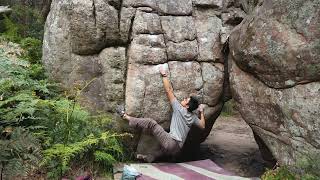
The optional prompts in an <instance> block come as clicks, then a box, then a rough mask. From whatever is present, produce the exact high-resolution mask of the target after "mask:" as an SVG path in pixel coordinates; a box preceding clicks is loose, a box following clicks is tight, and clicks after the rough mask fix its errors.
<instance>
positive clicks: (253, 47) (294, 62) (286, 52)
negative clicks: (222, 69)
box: [229, 0, 320, 164]
mask: <svg viewBox="0 0 320 180" xmlns="http://www.w3.org/2000/svg"><path fill="white" fill-rule="evenodd" d="M319 13H320V2H319V1H318V0H308V1H305V0H292V1H281V0H269V1H264V3H263V4H262V5H261V6H259V7H258V8H256V9H255V11H254V12H253V13H252V14H251V15H250V16H248V17H246V18H245V20H244V21H243V22H242V23H241V25H240V26H239V27H238V28H237V29H235V30H234V31H233V33H232V35H231V38H230V59H229V60H230V62H229V66H231V67H230V70H229V73H230V84H231V90H232V94H233V97H234V99H235V100H236V102H237V106H238V108H239V110H240V113H241V115H242V117H243V118H244V119H245V121H246V122H247V123H248V124H249V125H250V126H251V128H252V129H253V131H254V133H255V135H256V136H258V138H259V139H261V140H262V141H263V142H264V143H265V145H266V146H267V147H268V149H269V150H270V151H271V153H272V155H273V156H274V157H275V158H276V159H277V160H278V161H279V162H280V163H282V164H293V163H295V162H296V161H297V160H299V158H301V156H302V155H305V154H309V153H314V152H319V151H320V120H319V117H320V103H319V100H320V83H319V80H320V68H319V67H320V51H319V47H320V16H319Z"/></svg>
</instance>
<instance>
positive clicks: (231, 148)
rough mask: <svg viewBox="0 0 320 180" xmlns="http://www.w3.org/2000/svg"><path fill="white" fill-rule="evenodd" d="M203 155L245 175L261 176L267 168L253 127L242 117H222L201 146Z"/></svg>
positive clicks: (200, 156) (238, 173) (204, 157)
mask: <svg viewBox="0 0 320 180" xmlns="http://www.w3.org/2000/svg"><path fill="white" fill-rule="evenodd" d="M199 158H200V159H211V160H212V161H214V162H215V163H217V164H218V165H220V166H221V167H222V168H224V169H226V170H228V171H231V172H233V173H235V174H236V175H240V176H245V177H260V176H261V175H262V174H263V173H264V171H265V168H266V164H265V162H264V160H263V159H262V157H261V154H260V151H259V149H258V145H257V144H256V142H255V140H254V138H253V134H252V131H251V129H250V127H249V126H248V125H247V124H246V123H245V121H244V120H243V119H242V118H241V117H219V118H218V119H217V120H216V122H215V124H214V126H213V128H212V131H211V133H210V135H209V136H208V138H207V139H206V141H205V142H203V143H202V144H201V146H200V155H199Z"/></svg>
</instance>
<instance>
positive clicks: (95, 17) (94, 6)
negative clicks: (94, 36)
mask: <svg viewBox="0 0 320 180" xmlns="http://www.w3.org/2000/svg"><path fill="white" fill-rule="evenodd" d="M92 15H93V19H94V25H95V26H97V12H96V4H95V0H92Z"/></svg>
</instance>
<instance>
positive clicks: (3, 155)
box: [0, 126, 40, 179]
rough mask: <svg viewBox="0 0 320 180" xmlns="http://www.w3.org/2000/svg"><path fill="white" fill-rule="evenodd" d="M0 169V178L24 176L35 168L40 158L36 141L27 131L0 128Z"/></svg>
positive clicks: (19, 128) (18, 128)
mask: <svg viewBox="0 0 320 180" xmlns="http://www.w3.org/2000/svg"><path fill="white" fill-rule="evenodd" d="M0 132H1V136H0V147H1V148H0V169H1V177H2V176H4V177H5V178H7V179H9V177H11V176H14V175H18V174H20V175H21V174H22V175H23V174H26V173H27V172H28V171H29V170H31V169H32V168H33V167H37V164H38V163H39V158H40V145H39V143H38V140H37V139H35V138H34V136H32V134H31V133H29V132H28V131H27V130H25V129H23V128H21V127H17V128H13V127H6V128H5V129H4V128H3V127H2V126H0Z"/></svg>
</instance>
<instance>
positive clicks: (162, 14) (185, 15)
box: [158, 13, 192, 17]
mask: <svg viewBox="0 0 320 180" xmlns="http://www.w3.org/2000/svg"><path fill="white" fill-rule="evenodd" d="M158 15H159V16H160V17H161V16H174V17H192V13H191V14H183V15H177V14H164V13H158Z"/></svg>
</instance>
